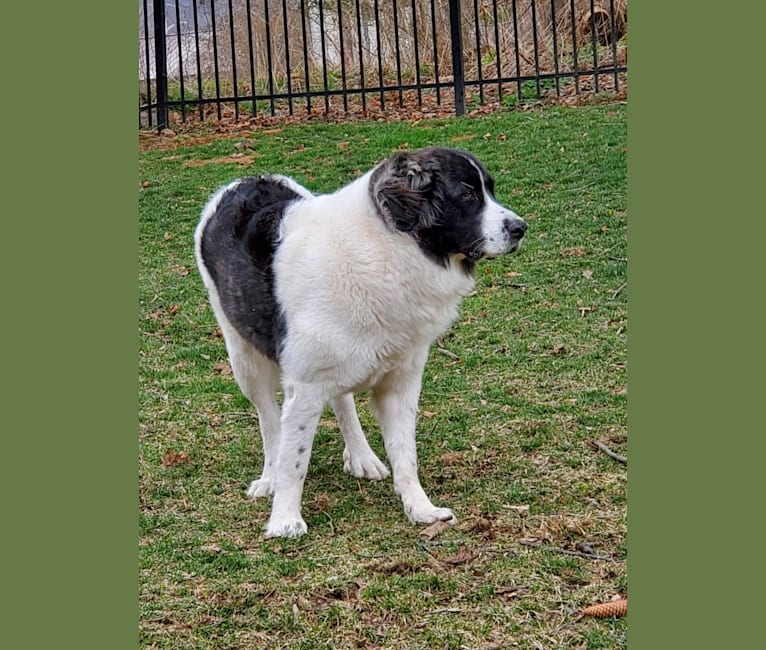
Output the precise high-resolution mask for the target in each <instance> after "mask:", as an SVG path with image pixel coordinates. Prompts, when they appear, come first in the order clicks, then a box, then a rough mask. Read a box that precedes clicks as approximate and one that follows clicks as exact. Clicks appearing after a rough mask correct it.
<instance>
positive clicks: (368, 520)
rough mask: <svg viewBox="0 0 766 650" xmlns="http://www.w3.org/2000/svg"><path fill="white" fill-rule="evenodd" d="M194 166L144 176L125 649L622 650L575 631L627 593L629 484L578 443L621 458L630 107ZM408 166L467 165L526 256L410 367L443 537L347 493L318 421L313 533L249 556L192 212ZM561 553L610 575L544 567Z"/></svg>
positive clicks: (249, 450) (250, 465) (320, 140)
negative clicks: (442, 157)
mask: <svg viewBox="0 0 766 650" xmlns="http://www.w3.org/2000/svg"><path fill="white" fill-rule="evenodd" d="M194 142H195V141H194V140H193V139H185V140H182V139H176V140H175V141H174V142H173V143H172V144H173V145H174V146H173V147H164V148H156V149H152V150H149V151H144V152H142V153H141V154H140V165H139V193H140V215H139V219H140V230H139V232H140V235H139V236H140V250H141V256H140V305H139V327H140V339H139V363H140V393H139V407H140V446H139V471H140V482H139V508H140V514H139V517H140V540H139V547H140V638H141V646H142V647H145V648H157V649H160V648H161V649H178V648H200V649H210V650H213V649H215V650H224V649H228V648H232V649H233V648H265V649H269V650H276V649H278V648H290V649H293V648H307V649H308V648H312V649H314V648H327V649H335V648H397V649H398V650H405V649H406V650H409V649H415V648H440V649H441V648H454V649H457V648H487V649H489V648H529V649H533V648H551V649H552V648H624V647H626V646H627V640H626V638H627V621H626V619H616V620H615V619H604V620H601V619H586V618H582V619H580V618H578V617H577V611H578V610H579V609H580V608H581V607H583V606H585V605H588V604H592V603H594V602H600V601H603V600H608V599H609V598H611V597H613V596H615V595H618V594H619V595H625V594H626V593H627V574H626V556H627V549H626V527H627V514H626V468H625V466H624V465H621V464H620V463H618V462H616V461H615V460H613V459H612V458H610V457H608V456H606V455H605V454H603V453H602V452H600V451H596V450H594V449H593V448H592V447H591V446H590V445H589V444H588V441H590V440H593V439H599V440H601V441H603V442H605V443H606V444H607V445H609V446H610V447H611V448H612V449H613V450H614V451H616V452H618V453H622V454H625V450H626V449H627V424H626V409H627V391H626V386H627V376H626V375H627V370H626V337H627V287H626V267H627V260H626V254H627V253H626V249H627V245H626V231H627V213H626V185H627V179H626V166H627V165H626V111H625V106H624V105H600V106H581V107H551V108H545V109H542V110H530V111H525V112H508V113H496V114H493V115H487V116H482V117H472V118H464V119H460V120H456V119H451V120H440V121H422V122H420V123H418V124H417V125H410V124H407V123H392V124H380V123H354V124H346V125H344V124H323V123H316V124H307V125H295V126H287V127H285V128H283V129H282V130H281V131H277V132H275V131H274V130H267V131H258V130H254V131H247V132H241V133H238V134H234V135H229V136H226V137H222V138H220V139H216V140H213V141H207V142H205V143H204V144H194ZM427 144H445V145H450V146H455V147H460V148H463V149H467V150H470V151H472V152H473V153H475V154H476V155H477V156H478V157H479V158H480V159H481V160H483V161H484V162H485V164H486V165H487V167H488V168H489V169H490V171H491V172H492V173H493V175H494V176H495V180H496V188H497V196H498V198H499V199H500V200H501V201H503V202H504V203H506V204H507V205H509V206H510V207H512V208H513V209H514V210H515V211H516V212H518V213H519V214H520V215H522V216H524V217H525V218H526V219H527V221H528V223H529V232H528V241H527V242H526V246H525V248H524V249H523V250H522V252H521V253H520V254H519V255H517V256H511V257H506V258H500V259H497V260H494V261H491V262H483V263H481V264H480V265H479V266H478V268H477V286H476V291H475V293H474V294H473V295H471V296H469V297H468V298H467V299H466V300H465V301H464V303H463V307H462V310H461V318H460V319H459V321H458V322H457V323H456V324H455V325H454V326H453V327H452V329H451V330H450V331H449V332H448V333H447V334H446V335H445V336H444V337H443V339H442V340H441V341H440V343H439V347H441V349H442V350H444V351H446V352H442V351H439V350H438V349H434V350H432V353H431V356H430V359H429V362H428V365H427V368H426V373H425V380H424V385H423V392H422V398H421V404H420V418H419V422H418V434H419V442H418V445H419V454H420V464H421V475H422V480H423V484H424V487H425V489H426V491H427V492H428V493H429V495H430V496H431V497H432V498H433V500H434V502H435V503H436V504H437V505H448V506H449V507H452V508H453V509H454V510H455V512H456V514H457V516H458V518H459V523H458V525H457V526H456V527H454V528H451V529H449V530H448V531H446V532H444V533H442V534H441V535H439V536H438V537H436V538H435V539H433V540H431V541H425V540H423V539H421V538H420V537H419V532H420V529H419V528H417V527H415V526H412V525H411V524H409V523H408V522H407V520H406V518H405V516H404V514H403V512H402V508H401V505H400V502H399V500H398V498H397V497H396V496H395V495H394V494H393V490H392V487H391V481H390V479H388V480H386V481H383V482H380V483H373V482H365V481H360V480H357V479H355V478H352V477H350V476H348V475H346V474H344V473H343V472H342V459H341V456H342V451H343V443H342V440H341V437H340V435H339V433H338V432H337V431H336V430H335V425H334V422H333V420H332V417H331V413H330V412H329V411H328V412H327V413H326V415H325V417H324V418H323V419H322V422H321V426H320V429H319V432H318V434H317V438H316V441H315V445H314V453H313V456H312V462H311V467H310V470H309V474H308V478H307V480H306V489H305V493H304V517H305V519H306V521H307V523H308V525H309V533H308V535H306V536H305V537H303V538H300V539H298V540H265V539H264V538H263V527H264V525H265V523H266V520H267V518H268V514H269V507H270V504H269V502H267V501H258V502H253V501H250V500H248V499H247V498H246V497H245V494H244V488H245V487H246V486H247V484H248V483H249V481H250V480H252V479H253V478H254V477H255V476H256V474H257V473H258V472H259V471H260V466H259V463H260V461H261V449H260V439H259V434H258V432H257V424H256V421H255V418H254V415H253V409H252V407H251V406H250V404H249V403H248V402H247V400H246V399H245V398H244V397H243V396H242V395H241V394H240V392H239V390H238V388H237V386H236V385H235V383H234V381H233V379H232V377H231V375H230V374H228V373H227V368H226V366H225V365H221V364H220V362H222V361H225V359H226V356H225V349H224V346H223V342H222V340H221V339H220V338H219V337H218V336H217V335H216V324H215V321H214V318H213V315H212V313H211V311H210V309H209V307H208V305H207V302H206V297H205V295H204V293H203V289H202V286H201V282H200V280H199V277H198V275H197V273H196V269H195V268H194V256H193V246H192V233H193V230H194V227H195V225H196V222H197V219H198V217H199V213H200V209H201V207H202V205H203V203H204V202H205V200H206V198H207V197H208V195H209V194H210V192H211V191H213V190H214V189H215V188H217V187H218V186H220V185H221V184H223V183H226V182H228V181H230V180H232V179H233V178H235V177H237V176H241V175H245V174H252V173H257V172H259V171H262V170H263V171H275V172H281V173H285V174H289V175H292V176H294V177H295V178H296V179H297V180H298V181H299V182H301V183H304V184H306V185H307V186H308V187H309V188H311V189H313V190H314V191H317V192H322V191H331V190H334V189H336V188H337V187H339V186H340V185H341V184H344V183H346V182H348V181H349V180H351V179H353V178H354V177H355V176H356V175H358V174H359V173H361V172H362V171H365V170H367V169H368V168H369V167H370V166H371V165H372V164H373V163H375V162H376V161H378V160H379V159H381V158H382V157H384V156H386V155H388V154H390V153H391V152H392V151H393V150H395V149H397V148H400V147H410V148H415V147H420V146H424V145H427ZM243 163H248V164H243ZM358 403H359V407H360V417H361V419H362V423H363V425H364V427H365V429H366V431H368V433H369V436H370V440H371V445H372V446H373V448H374V449H375V450H376V451H377V452H378V453H379V454H380V455H381V457H383V453H384V452H383V446H382V441H381V439H380V434H379V432H378V430H377V427H376V426H375V424H374V422H373V420H372V418H371V416H370V415H369V412H368V411H367V409H366V406H365V396H364V395H360V396H359V398H358ZM169 452H170V455H168V454H169ZM173 455H174V456H173ZM163 458H165V460H166V462H165V463H163ZM173 459H175V463H173V462H170V463H168V462H167V461H168V460H173ZM535 540H536V541H538V542H540V545H537V546H536V545H534V544H535ZM522 542H523V543H522ZM580 543H588V544H590V545H591V547H593V549H594V550H595V552H596V553H597V554H599V555H602V556H609V557H610V558H612V559H611V560H594V559H587V558H584V557H579V556H573V555H568V554H566V553H562V552H561V550H562V549H563V550H568V551H574V550H575V549H576V548H577V545H578V544H580Z"/></svg>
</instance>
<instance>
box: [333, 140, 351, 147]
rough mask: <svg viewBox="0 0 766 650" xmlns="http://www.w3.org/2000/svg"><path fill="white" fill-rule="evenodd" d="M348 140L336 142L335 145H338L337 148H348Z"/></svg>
mask: <svg viewBox="0 0 766 650" xmlns="http://www.w3.org/2000/svg"><path fill="white" fill-rule="evenodd" d="M350 144H351V143H350V142H346V141H344V142H338V143H337V144H336V145H335V146H336V147H338V149H348V146H349V145H350Z"/></svg>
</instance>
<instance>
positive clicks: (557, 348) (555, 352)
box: [550, 343, 567, 357]
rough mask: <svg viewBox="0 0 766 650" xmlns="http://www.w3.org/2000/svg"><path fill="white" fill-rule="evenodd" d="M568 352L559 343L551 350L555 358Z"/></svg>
mask: <svg viewBox="0 0 766 650" xmlns="http://www.w3.org/2000/svg"><path fill="white" fill-rule="evenodd" d="M566 351H567V349H566V347H565V346H564V344H563V343H557V344H556V345H554V346H553V349H552V350H551V352H550V354H551V355H552V356H554V357H555V356H558V355H561V354H564V353H565V352H566Z"/></svg>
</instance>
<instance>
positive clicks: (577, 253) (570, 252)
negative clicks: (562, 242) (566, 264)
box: [561, 246, 585, 257]
mask: <svg viewBox="0 0 766 650" xmlns="http://www.w3.org/2000/svg"><path fill="white" fill-rule="evenodd" d="M583 255H585V249H584V248H581V247H580V246H573V247H572V248H562V249H561V257H582V256H583Z"/></svg>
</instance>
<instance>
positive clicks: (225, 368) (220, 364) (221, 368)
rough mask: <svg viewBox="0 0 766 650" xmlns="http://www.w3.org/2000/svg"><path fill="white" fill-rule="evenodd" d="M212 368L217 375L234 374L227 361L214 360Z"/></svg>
mask: <svg viewBox="0 0 766 650" xmlns="http://www.w3.org/2000/svg"><path fill="white" fill-rule="evenodd" d="M213 370H214V371H215V372H216V373H217V374H219V375H225V376H226V375H232V374H234V373H233V372H232V369H231V366H230V365H229V362H228V361H216V363H215V365H213Z"/></svg>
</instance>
